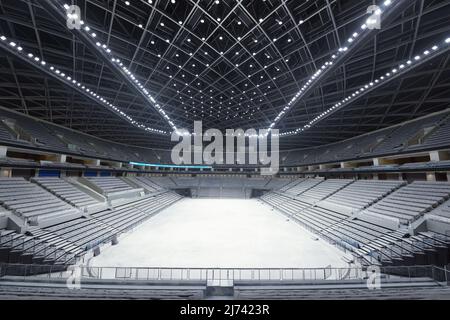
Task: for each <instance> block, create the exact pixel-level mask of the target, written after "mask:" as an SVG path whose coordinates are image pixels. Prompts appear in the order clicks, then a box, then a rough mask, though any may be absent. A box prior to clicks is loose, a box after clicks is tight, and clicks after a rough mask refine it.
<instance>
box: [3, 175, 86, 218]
mask: <svg viewBox="0 0 450 320" xmlns="http://www.w3.org/2000/svg"><path fill="white" fill-rule="evenodd" d="M0 203H1V204H2V205H3V206H5V207H6V208H8V209H9V210H11V211H12V212H14V213H15V214H17V215H19V216H22V217H24V218H27V219H31V220H34V221H42V220H44V219H50V218H60V217H66V216H71V215H78V214H79V210H78V209H75V208H74V207H72V206H71V205H69V204H68V203H66V202H64V201H63V200H61V199H59V198H58V197H56V196H55V195H53V194H52V193H50V192H48V191H46V190H44V189H42V188H41V187H39V186H38V185H36V184H34V183H31V182H28V181H26V180H25V179H24V178H0Z"/></svg>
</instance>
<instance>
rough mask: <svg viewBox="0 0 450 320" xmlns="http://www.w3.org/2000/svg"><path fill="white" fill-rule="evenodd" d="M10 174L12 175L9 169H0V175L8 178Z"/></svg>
mask: <svg viewBox="0 0 450 320" xmlns="http://www.w3.org/2000/svg"><path fill="white" fill-rule="evenodd" d="M11 176H12V171H11V169H4V168H1V169H0V177H4V178H10V177H11Z"/></svg>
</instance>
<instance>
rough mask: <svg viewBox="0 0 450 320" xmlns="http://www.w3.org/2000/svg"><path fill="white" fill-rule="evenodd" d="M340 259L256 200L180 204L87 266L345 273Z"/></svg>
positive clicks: (222, 200) (329, 246) (108, 249)
mask: <svg viewBox="0 0 450 320" xmlns="http://www.w3.org/2000/svg"><path fill="white" fill-rule="evenodd" d="M341 257H342V253H341V252H340V251H339V250H338V249H336V248H334V247H333V246H332V245H329V244H328V243H326V242H324V241H322V240H319V241H316V240H315V237H314V236H313V235H312V234H311V233H309V232H308V231H306V230H305V229H303V228H302V227H301V226H300V225H298V224H297V223H295V222H292V221H287V218H286V217H285V216H283V215H282V214H280V213H278V212H276V211H272V210H271V209H270V208H269V207H268V206H266V205H264V204H262V203H260V202H258V201H257V200H234V199H230V200H228V199H183V200H181V201H180V202H178V203H176V204H175V205H174V206H172V207H170V208H168V209H166V210H164V211H162V212H161V213H159V214H158V215H156V216H155V217H153V218H151V219H150V220H148V221H147V222H145V223H144V224H142V225H140V226H139V227H138V228H137V229H136V230H134V231H133V232H131V233H129V234H127V235H125V236H123V237H121V238H120V243H119V244H118V245H117V246H114V247H108V248H106V249H104V250H103V251H102V253H101V255H100V256H98V257H96V258H94V259H93V260H92V261H91V266H97V267H171V268H176V267H188V268H322V267H327V266H329V265H331V266H332V267H345V266H346V264H345V262H344V261H343V260H342V259H341Z"/></svg>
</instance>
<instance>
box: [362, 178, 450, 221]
mask: <svg viewBox="0 0 450 320" xmlns="http://www.w3.org/2000/svg"><path fill="white" fill-rule="evenodd" d="M449 196H450V184H449V183H442V182H418V181H416V182H413V183H411V184H409V185H407V186H405V187H403V188H400V189H399V190H397V191H395V192H393V193H392V194H390V195H389V196H387V197H386V198H384V199H382V200H381V201H379V202H377V203H376V204H375V205H373V206H371V207H370V208H367V210H366V212H368V213H371V214H376V215H381V216H389V217H393V218H397V219H399V220H400V222H401V223H405V224H406V223H408V222H411V221H414V220H415V219H417V218H418V217H420V216H421V215H423V214H424V213H425V212H428V211H430V210H431V209H433V208H434V207H436V206H438V205H439V204H441V203H442V202H444V201H445V200H446V199H448V198H449Z"/></svg>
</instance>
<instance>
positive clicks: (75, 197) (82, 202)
mask: <svg viewBox="0 0 450 320" xmlns="http://www.w3.org/2000/svg"><path fill="white" fill-rule="evenodd" d="M33 181H35V182H36V183H38V184H40V185H41V186H42V187H44V188H45V189H47V190H48V191H50V192H52V193H54V194H55V195H57V196H58V197H60V198H62V199H64V200H65V201H67V202H69V203H70V204H72V205H74V206H76V207H78V208H84V207H89V206H92V205H96V204H99V201H97V200H96V199H94V198H92V197H91V196H89V195H88V194H86V193H84V192H82V191H81V190H79V189H77V188H76V187H75V186H74V185H72V184H71V183H69V182H67V181H65V180H63V179H60V178H34V179H33Z"/></svg>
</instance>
